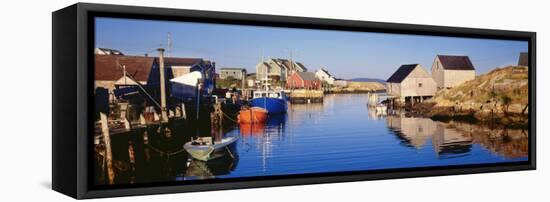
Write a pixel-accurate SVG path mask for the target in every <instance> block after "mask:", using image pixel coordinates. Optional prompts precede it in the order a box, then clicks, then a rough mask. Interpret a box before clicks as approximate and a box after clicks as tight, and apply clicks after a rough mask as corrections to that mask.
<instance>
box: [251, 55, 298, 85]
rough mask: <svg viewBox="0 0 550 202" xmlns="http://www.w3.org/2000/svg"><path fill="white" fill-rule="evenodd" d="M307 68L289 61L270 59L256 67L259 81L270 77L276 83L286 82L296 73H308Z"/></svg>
mask: <svg viewBox="0 0 550 202" xmlns="http://www.w3.org/2000/svg"><path fill="white" fill-rule="evenodd" d="M306 71H307V68H306V67H305V66H304V65H303V64H302V63H300V62H295V61H291V60H287V59H280V58H270V59H267V60H264V61H262V62H260V63H258V64H257V65H256V74H257V78H258V79H263V78H266V74H267V77H269V78H270V79H272V80H275V81H286V79H287V78H288V77H289V76H290V75H292V74H293V73H294V72H306Z"/></svg>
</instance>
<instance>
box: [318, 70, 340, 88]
mask: <svg viewBox="0 0 550 202" xmlns="http://www.w3.org/2000/svg"><path fill="white" fill-rule="evenodd" d="M315 76H316V77H317V78H318V79H319V80H321V81H323V82H326V83H328V84H329V85H334V81H335V80H336V78H334V76H332V75H331V74H330V73H329V72H328V71H327V70H326V69H323V68H321V69H319V70H317V71H316V72H315Z"/></svg>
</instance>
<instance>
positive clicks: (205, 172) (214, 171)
mask: <svg viewBox="0 0 550 202" xmlns="http://www.w3.org/2000/svg"><path fill="white" fill-rule="evenodd" d="M238 162H239V160H238V158H231V157H229V156H225V157H223V158H219V159H215V160H211V161H208V162H204V161H199V160H195V159H192V160H191V159H189V162H188V167H187V170H186V172H185V178H184V179H185V180H193V179H212V178H215V177H216V176H224V175H228V174H230V173H231V171H233V170H234V169H235V167H237V163H238Z"/></svg>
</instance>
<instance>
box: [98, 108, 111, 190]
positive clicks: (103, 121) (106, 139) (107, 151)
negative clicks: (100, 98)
mask: <svg viewBox="0 0 550 202" xmlns="http://www.w3.org/2000/svg"><path fill="white" fill-rule="evenodd" d="M100 118H101V133H102V134H103V142H104V143H105V160H106V162H107V163H106V166H107V177H108V178H109V184H114V183H115V173H114V171H113V153H112V150H111V137H110V136H109V123H108V121H107V115H105V114H104V113H100Z"/></svg>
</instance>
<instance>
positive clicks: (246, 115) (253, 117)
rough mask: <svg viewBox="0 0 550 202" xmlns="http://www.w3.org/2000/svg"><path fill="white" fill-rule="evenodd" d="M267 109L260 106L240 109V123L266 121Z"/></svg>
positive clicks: (238, 118) (238, 117)
mask: <svg viewBox="0 0 550 202" xmlns="http://www.w3.org/2000/svg"><path fill="white" fill-rule="evenodd" d="M267 113H268V112H267V110H265V109H264V108H260V107H251V108H249V109H243V110H241V111H239V115H238V116H237V120H238V122H239V123H265V120H267Z"/></svg>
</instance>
